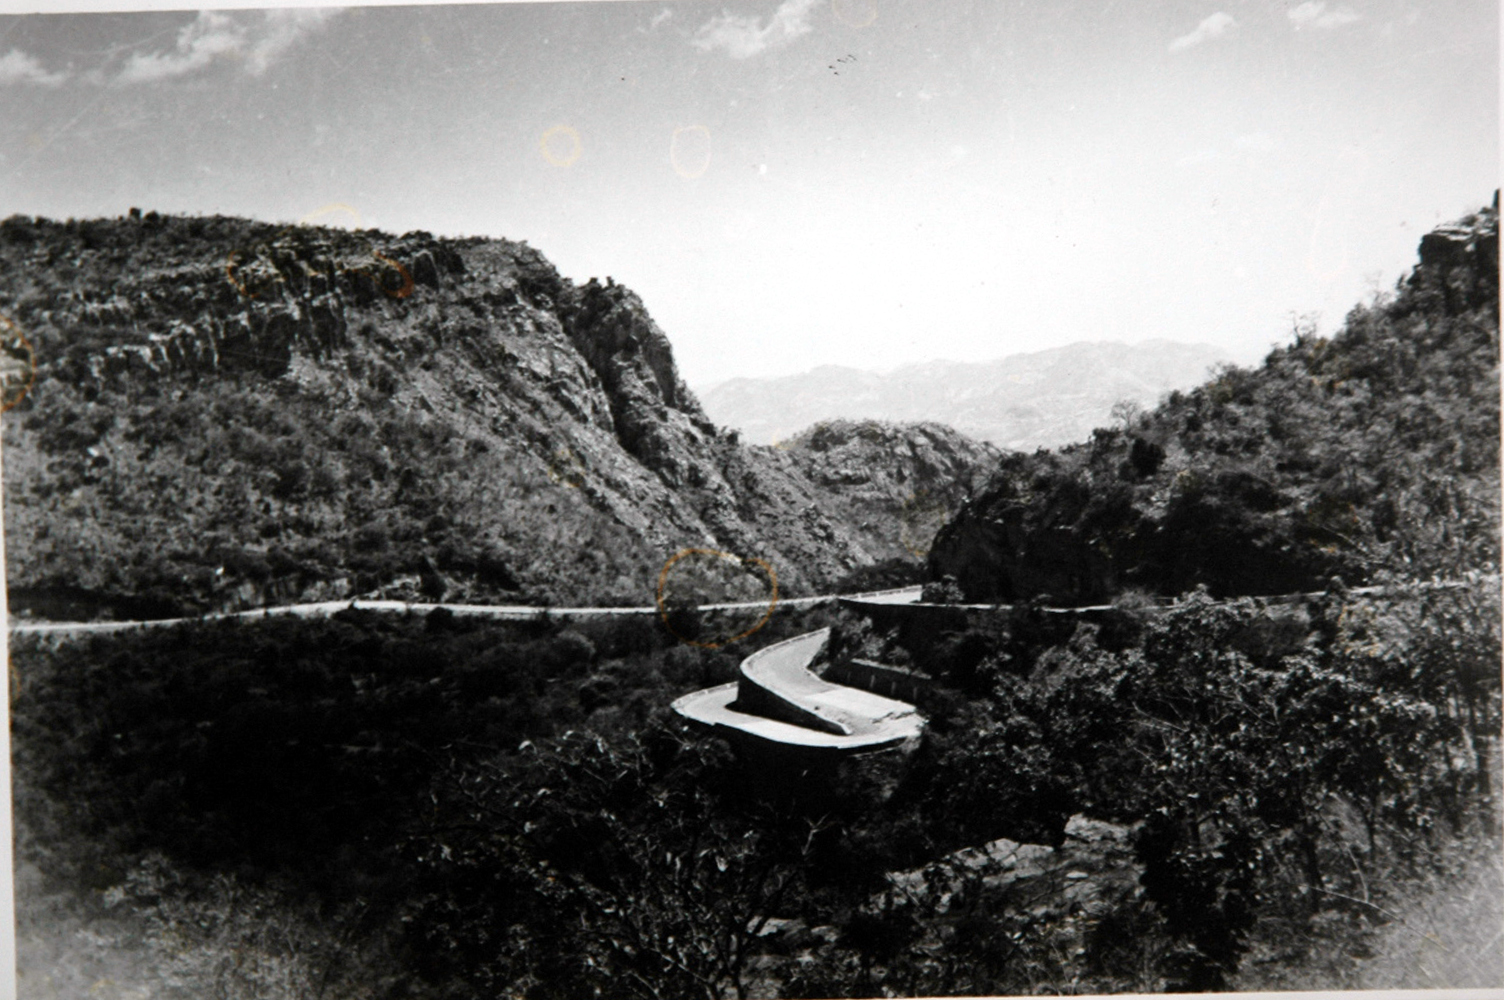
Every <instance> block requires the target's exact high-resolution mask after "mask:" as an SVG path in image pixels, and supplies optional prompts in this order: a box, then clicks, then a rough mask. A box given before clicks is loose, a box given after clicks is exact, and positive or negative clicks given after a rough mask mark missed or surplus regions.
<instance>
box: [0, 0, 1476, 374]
mask: <svg viewBox="0 0 1504 1000" xmlns="http://www.w3.org/2000/svg"><path fill="white" fill-rule="evenodd" d="M1498 48H1499V25H1498V7H1497V4H1496V3H1495V2H1494V0H1425V2H1412V0H1345V2H1337V0H1325V2H1322V0H1305V2H1299V3H1291V2H1269V0H1265V2H1256V0H1208V2H1189V0H1187V2H1180V0H1173V2H1171V0H1167V2H1145V0H1117V2H1114V0H1095V2H1090V3H1088V2H1074V0H1048V2H1046V0H1029V2H1001V0H989V2H972V3H967V2H957V0H946V2H944V3H936V2H932V0H926V2H908V0H783V2H781V3H780V2H777V0H769V2H751V0H730V2H728V3H725V4H724V5H723V4H721V3H711V4H704V3H696V2H674V3H664V2H662V0H654V2H650V3H638V2H623V3H610V4H585V3H554V4H541V5H531V4H508V5H475V6H428V7H371V8H356V9H342V10H337V9H324V10H308V9H302V10H277V11H257V10H248V11H209V12H201V13H194V12H166V13H136V14H73V15H60V14H59V15H33V16H11V17H0V108H3V111H4V113H3V114H0V215H9V214H11V213H13V212H23V213H28V214H37V215H47V216H54V217H67V216H76V217H84V216H93V215H100V214H105V215H118V214H121V213H123V212H125V210H126V209H128V208H129V207H131V206H139V207H141V208H142V209H143V210H145V209H157V210H159V211H172V212H202V213H212V212H223V213H232V214H242V215H249V216H254V217H257V218H263V219H269V220H285V221H293V220H296V219H299V218H301V217H303V216H305V215H308V214H309V213H312V212H315V211H317V210H318V209H320V208H321V207H323V206H326V205H329V204H331V203H342V204H345V205H349V206H352V207H353V208H354V209H356V210H357V211H358V212H359V216H360V220H361V222H362V223H363V224H365V225H367V226H375V227H378V228H382V229H387V230H392V231H398V232H400V231H405V230H408V229H426V230H429V231H431V232H434V233H436V234H443V235H464V234H484V235H496V236H506V237H509V238H512V239H525V240H527V241H528V242H529V243H531V244H532V245H534V246H536V247H538V248H539V249H540V250H542V251H543V252H544V253H545V254H546V255H547V256H548V257H549V258H550V259H551V260H553V261H554V263H555V264H557V265H558V267H559V268H560V270H561V271H562V272H563V273H564V274H566V275H568V276H569V277H571V278H574V279H576V280H584V279H586V278H588V277H591V276H602V277H604V276H606V275H610V276H612V277H614V278H616V279H617V280H618V281H620V282H622V283H624V284H627V285H628V286H630V287H632V288H633V289H635V290H637V291H638V292H639V293H640V294H641V295H642V297H643V298H644V300H645V301H646V303H647V305H648V308H649V309H650V311H651V312H652V313H653V315H654V317H655V318H656V319H657V320H658V322H659V323H660V325H661V326H662V327H663V328H664V330H665V331H666V332H667V333H668V335H669V337H670V339H671V340H672V341H673V343H674V346H675V350H676V353H677V355H678V358H679V361H680V365H681V367H682V369H683V371H684V373H685V375H686V377H687V378H688V379H689V380H690V381H691V383H705V382H708V381H714V380H718V379H722V378H726V377H730V376H733V375H738V374H775V373H784V372H793V371H801V370H804V369H807V368H810V367H813V366H814V365H816V364H823V363H838V364H849V365H855V366H858V367H864V368H886V367H891V366H894V365H898V364H902V363H905V362H911V361H924V360H930V359H933V358H954V359H962V360H983V359H988V358H994V357H999V356H1002V355H1005V354H1010V353H1014V352H1018V351H1029V350H1038V349H1042V348H1045V347H1050V346H1055V345H1059V344H1064V343H1069V342H1071V341H1075V340H1087V339H1121V340H1130V341H1132V340H1139V339H1144V338H1149V337H1168V338H1172V339H1177V340H1186V341H1204V342H1209V343H1214V344H1217V345H1220V346H1222V347H1224V348H1226V349H1227V350H1228V351H1230V352H1231V353H1232V354H1233V355H1234V356H1235V357H1237V358H1238V359H1239V360H1243V361H1254V360H1256V359H1257V358H1259V357H1261V356H1262V354H1263V353H1264V352H1265V351H1266V350H1267V348H1268V347H1269V346H1270V345H1271V344H1273V343H1275V342H1277V341H1282V340H1284V339H1285V338H1286V336H1287V334H1288V331H1289V325H1290V324H1289V316H1290V314H1291V313H1292V312H1295V313H1309V312H1319V313H1320V314H1321V316H1322V320H1323V325H1324V326H1326V327H1327V328H1331V327H1333V326H1334V325H1335V324H1336V323H1338V322H1340V320H1341V318H1342V316H1343V314H1344V313H1345V312H1346V311H1347V309H1348V308H1349V307H1350V306H1351V305H1352V304H1353V303H1354V302H1356V301H1358V300H1359V299H1363V298H1366V297H1368V296H1369V295H1370V294H1372V291H1373V289H1374V287H1375V285H1376V284H1378V285H1382V286H1384V287H1389V286H1392V285H1393V283H1394V281H1395V279H1396V278H1397V277H1398V276H1399V275H1400V274H1401V273H1402V271H1403V270H1404V269H1406V268H1408V267H1409V266H1410V264H1411V263H1413V261H1414V256H1415V246H1416V243H1417V241H1418V240H1419V237H1420V235H1421V234H1422V233H1423V232H1424V231H1425V230H1426V229H1427V228H1429V227H1431V226H1432V225H1434V224H1436V223H1438V222H1442V221H1445V220H1448V219H1451V218H1455V217H1456V216H1458V215H1461V214H1462V213H1464V212H1466V211H1468V210H1471V209H1474V208H1477V207H1478V206H1480V205H1481V204H1483V203H1484V202H1485V201H1487V199H1488V198H1489V197H1491V195H1492V192H1493V190H1494V188H1495V187H1496V186H1497V183H1498V181H1497V175H1498V151H1499V134H1498V97H1499V79H1498ZM324 219H325V220H326V221H329V222H335V223H339V222H344V221H346V216H345V215H344V214H343V213H339V212H336V213H332V214H329V215H326V216H325V217H324Z"/></svg>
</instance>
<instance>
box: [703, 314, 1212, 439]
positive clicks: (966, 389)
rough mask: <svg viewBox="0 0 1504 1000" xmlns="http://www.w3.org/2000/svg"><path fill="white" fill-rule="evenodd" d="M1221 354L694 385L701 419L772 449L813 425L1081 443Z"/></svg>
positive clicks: (1021, 359)
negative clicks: (1124, 409)
mask: <svg viewBox="0 0 1504 1000" xmlns="http://www.w3.org/2000/svg"><path fill="white" fill-rule="evenodd" d="M1228 360H1229V356H1228V355H1227V354H1226V353H1225V352H1223V351H1222V350H1221V349H1219V348H1216V347H1213V346H1211V345H1208V344H1184V343H1180V342H1178V341H1170V340H1165V339H1163V338H1152V339H1149V340H1144V341H1140V342H1138V343H1135V344H1127V343H1124V342H1121V341H1077V342H1075V343H1072V344H1067V345H1064V346H1061V347H1055V348H1049V349H1047V350H1043V351H1034V352H1028V353H1019V354H1011V355H1007V356H1005V357H1001V358H996V359H993V360H991V361H978V362H968V361H950V360H934V361H925V362H916V363H911V364H905V365H900V366H898V367H896V368H893V369H891V370H888V371H883V372H877V371H868V370H864V369H859V368H854V367H850V366H844V365H820V366H818V367H816V368H813V369H811V370H809V371H806V372H801V373H797V374H794V375H784V376H773V377H767V378H734V379H727V380H724V381H721V382H717V383H714V384H711V385H707V386H704V387H701V388H700V389H699V390H698V393H699V395H700V398H701V402H702V404H703V406H704V407H705V410H706V412H707V413H709V414H710V415H711V417H712V418H713V419H714V420H716V421H717V422H718V423H721V424H723V425H725V426H729V427H735V428H737V429H739V430H740V431H742V433H743V434H744V435H745V436H746V437H747V438H748V439H749V440H753V441H757V442H759V443H762V442H765V441H766V442H774V441H777V440H781V439H782V438H784V437H787V436H788V435H789V434H791V433H792V432H793V431H794V430H796V429H799V428H802V427H805V426H809V425H812V424H815V423H818V422H820V421H822V420H831V419H837V418H847V419H869V418H875V419H886V420H900V421H912V420H932V421H935V422H937V423H944V424H947V425H949V426H951V427H954V428H955V429H956V430H958V431H960V432H961V433H963V434H966V435H967V436H969V437H973V438H976V439H977V440H983V441H987V442H988V443H990V444H992V445H994V446H996V447H999V448H1004V449H1010V450H1025V451H1027V450H1033V449H1034V448H1036V447H1051V446H1056V445H1063V444H1068V443H1070V442H1072V441H1076V440H1083V439H1085V438H1086V437H1087V436H1088V435H1089V434H1090V433H1091V431H1092V429H1093V428H1095V427H1096V426H1098V425H1100V424H1103V423H1106V422H1107V420H1108V419H1109V416H1110V413H1111V410H1112V407H1113V406H1114V405H1115V404H1117V403H1119V402H1122V401H1128V402H1130V403H1133V404H1136V405H1140V406H1147V405H1153V404H1154V403H1155V402H1157V400H1158V398H1159V396H1160V395H1162V394H1163V393H1166V392H1169V391H1172V390H1174V389H1184V388H1189V387H1190V386H1192V385H1194V384H1196V383H1197V382H1198V381H1201V380H1202V379H1203V378H1204V377H1205V375H1206V372H1207V370H1208V369H1209V368H1211V367H1212V366H1214V365H1217V364H1222V363H1226V362H1227V361H1228Z"/></svg>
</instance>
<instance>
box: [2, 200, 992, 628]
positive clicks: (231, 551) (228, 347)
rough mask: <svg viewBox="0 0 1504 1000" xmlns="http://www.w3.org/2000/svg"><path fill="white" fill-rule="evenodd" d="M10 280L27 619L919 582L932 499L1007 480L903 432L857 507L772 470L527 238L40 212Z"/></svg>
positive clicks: (11, 537) (611, 311)
mask: <svg viewBox="0 0 1504 1000" xmlns="http://www.w3.org/2000/svg"><path fill="white" fill-rule="evenodd" d="M0 273H3V277H0V313H3V314H4V315H5V316H6V317H7V318H8V319H9V320H11V321H13V322H14V323H15V325H16V326H17V328H19V329H20V330H21V331H22V332H23V333H24V335H25V336H26V338H27V339H28V340H29V341H30V343H31V344H32V345H33V347H34V348H35V351H36V354H37V357H38V359H39V365H38V374H37V379H36V384H35V385H34V387H33V388H32V390H31V392H30V393H29V395H28V396H27V397H26V399H25V400H24V401H23V402H22V404H21V405H20V406H19V407H18V408H17V409H16V410H14V411H12V412H11V413H10V414H8V415H7V417H6V419H5V427H4V431H5V439H4V441H5V517H6V532H7V545H8V553H7V555H8V560H9V573H8V580H7V584H8V586H9V589H10V593H11V601H12V604H11V607H12V610H13V611H21V612H25V611H28V610H29V611H31V612H33V613H37V614H45V615H53V616H68V617H72V616H77V615H92V614H98V613H104V614H115V615H137V614H168V613H175V612H178V611H194V610H209V609H216V608H232V607H245V606H255V605H259V604H263V603H269V602H275V601H290V600H311V599H336V598H343V597H347V596H355V595H363V594H384V595H390V596H416V595H419V594H421V595H425V596H427V597H430V598H437V597H439V596H443V597H445V598H446V599H450V600H476V601H491V600H514V601H515V600H518V599H536V600H544V601H549V600H554V601H584V600H589V601H607V602H627V603H646V602H649V601H650V600H651V595H652V593H653V584H654V581H655V578H656V574H657V572H658V570H659V567H661V566H662V565H663V563H664V561H665V560H666V559H667V558H668V557H669V556H670V555H672V554H673V553H674V552H675V551H676V550H678V549H679V548H681V547H685V546H708V547H713V548H717V549H721V550H726V551H731V552H735V553H737V554H738V555H744V556H756V557H759V558H762V559H765V560H768V561H769V562H771V563H772V564H773V565H774V566H775V568H776V570H777V572H778V574H779V579H780V583H781V585H782V586H783V588H784V589H785V590H786V591H788V592H798V591H799V590H801V589H808V588H809V587H812V586H814V585H816V584H824V583H828V582H829V581H831V580H833V579H835V578H838V577H840V576H842V575H844V574H846V573H848V572H850V571H851V570H853V569H856V568H859V567H861V566H865V565H870V564H872V563H875V562H878V561H880V560H884V559H891V558H909V559H912V558H914V557H913V555H912V554H911V553H908V552H907V550H906V549H905V545H904V542H903V539H902V531H901V529H900V525H899V520H900V514H901V512H902V509H903V506H904V504H905V503H906V502H908V501H909V499H910V497H911V496H912V495H913V494H914V492H915V491H916V490H922V489H924V488H925V487H926V486H927V485H929V484H930V483H932V482H933V483H945V484H953V483H955V482H957V481H959V480H961V479H964V478H965V476H966V475H967V474H968V472H969V471H970V470H971V469H972V468H973V466H974V465H975V463H976V462H977V461H980V460H985V459H986V458H987V457H988V455H989V452H988V450H987V449H985V448H984V447H982V446H980V445H977V444H975V443H973V442H970V441H967V440H966V439H964V438H961V437H960V436H959V435H956V434H953V433H950V432H947V431H944V430H942V429H936V428H923V429H918V430H915V431H913V432H908V431H893V432H892V433H893V434H895V435H896V436H897V437H899V438H905V439H907V436H908V435H909V434H911V433H912V435H913V437H912V441H913V443H914V449H912V450H909V449H904V448H898V449H891V450H888V449H884V450H881V451H878V450H869V451H868V452H867V453H866V455H865V457H864V459H863V461H864V462H865V463H867V464H868V465H869V466H870V467H872V468H873V469H881V472H880V473H879V474H877V477H876V479H869V480H868V481H866V482H862V483H856V482H848V481H843V479H842V475H844V473H841V474H838V473H831V474H825V473H824V472H822V471H821V470H823V469H824V468H825V465H824V464H823V463H822V460H821V458H820V456H819V455H818V454H817V453H816V452H814V451H807V450H805V449H794V450H792V451H790V452H788V453H785V452H777V451H774V450H773V449H749V448H744V447H742V446H740V445H739V444H738V443H737V441H736V437H735V435H732V434H729V433H727V432H722V431H720V430H718V429H717V428H716V427H715V425H714V424H713V423H712V422H711V421H710V420H709V419H708V418H707V417H706V415H705V413H704V412H703V411H702V410H701V408H700V405H699V403H698V402H697V401H696V400H695V398H694V397H693V395H692V394H691V393H690V392H689V390H688V389H687V388H686V387H685V385H684V383H683V381H682V380H681V379H680V378H679V375H678V373H677V370H676V369H675V366H674V362H673V356H672V351H671V349H670V346H669V343H668V340H667V338H666V337H665V336H664V334H663V332H662V331H661V330H659V328H658V327H657V325H656V324H654V322H653V321H652V319H651V318H650V317H649V315H648V313H647V311H646V309H645V308H644V306H643V304H642V302H641V301H640V300H639V299H638V297H637V296H636V295H634V294H633V293H632V292H630V291H628V290H627V289H625V288H622V287H620V286H618V285H616V284H614V283H613V282H611V281H610V280H609V279H608V280H607V281H606V283H605V284H601V283H599V282H597V281H595V280H593V279H592V280H591V281H590V282H589V283H588V284H585V285H583V286H576V285H575V284H573V283H571V282H570V281H568V280H567V279H564V278H562V277H561V276H560V275H559V274H558V273H557V271H556V270H555V269H554V268H553V266H552V265H550V264H549V263H548V262H547V261H546V260H545V259H544V258H543V257H542V256H541V255H540V254H539V253H538V252H537V251H536V250H533V249H532V248H530V247H528V246H527V245H526V244H518V243H512V242H508V241H505V240H490V239H466V240H440V239H435V238H433V237H431V236H429V235H428V234H426V233H421V232H415V233H408V234H406V235H404V236H401V237H396V236H390V235H387V234H384V233H379V232H375V231H361V232H346V231H339V230H327V229H317V228H309V227H281V228H279V227H276V226H272V225H268V224H263V223H257V222H251V221H247V220H241V219H230V218H222V217H214V218H171V217H161V216H158V215H156V214H155V213H148V214H147V215H146V216H145V217H139V216H138V215H137V214H135V213H133V214H132V216H131V217H129V218H125V219H118V220H95V221H80V222H74V221H71V220H70V221H69V222H67V223H57V222H50V221H45V220H33V219H27V218H21V217H18V218H12V219H9V220H7V221H6V222H4V223H3V225H0ZM874 483H880V484H881V485H874ZM853 504H855V505H856V507H855V508H853V506H852V505H853ZM857 508H859V509H862V510H866V511H868V512H869V513H870V515H871V516H868V517H867V518H866V521H867V523H866V525H865V526H861V525H856V524H853V523H849V522H848V517H849V515H850V513H851V511H852V510H853V509H857ZM884 513H885V514H886V515H887V516H886V517H883V516H880V515H882V514H884Z"/></svg>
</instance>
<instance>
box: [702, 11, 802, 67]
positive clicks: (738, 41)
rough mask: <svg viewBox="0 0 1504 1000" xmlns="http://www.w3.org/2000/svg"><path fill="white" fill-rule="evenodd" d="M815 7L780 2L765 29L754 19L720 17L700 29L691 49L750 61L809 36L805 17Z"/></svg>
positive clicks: (735, 15) (744, 16) (742, 16)
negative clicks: (769, 50)
mask: <svg viewBox="0 0 1504 1000" xmlns="http://www.w3.org/2000/svg"><path fill="white" fill-rule="evenodd" d="M815 3H816V0H784V2H783V3H782V4H780V5H779V6H778V9H777V10H776V11H774V12H773V16H772V17H771V18H770V19H769V20H768V23H767V24H766V25H764V24H762V23H761V21H760V20H759V19H758V18H756V17H751V16H747V15H740V14H728V13H722V14H721V16H720V17H717V18H713V19H711V20H710V21H709V22H707V23H706V24H704V25H703V26H702V27H701V28H700V30H699V32H698V33H697V34H696V36H695V40H694V45H695V47H696V48H698V49H701V50H702V51H705V52H709V51H711V50H713V49H725V50H726V54H727V55H729V56H731V58H733V59H750V58H751V57H752V56H755V55H757V54H758V53H761V52H764V51H766V50H768V49H770V48H777V47H780V46H783V45H787V44H788V43H789V42H792V41H793V40H794V39H796V38H798V37H799V36H800V35H806V34H809V32H810V30H811V29H810V24H809V13H810V10H811V9H812V8H813V7H814V6H815Z"/></svg>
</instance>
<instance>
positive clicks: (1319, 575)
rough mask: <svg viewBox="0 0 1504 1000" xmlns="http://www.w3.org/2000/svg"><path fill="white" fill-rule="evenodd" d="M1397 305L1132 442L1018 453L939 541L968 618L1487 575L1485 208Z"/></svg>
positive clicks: (1494, 268) (1490, 335)
mask: <svg viewBox="0 0 1504 1000" xmlns="http://www.w3.org/2000/svg"><path fill="white" fill-rule="evenodd" d="M1419 257H1420V260H1419V263H1418V265H1417V266H1416V267H1415V269H1414V270H1413V271H1412V273H1411V274H1410V275H1409V276H1407V277H1406V278H1405V279H1403V280H1402V281H1401V282H1400V284H1399V287H1398V288H1397V289H1396V291H1395V293H1394V294H1393V295H1390V296H1384V297H1380V298H1378V299H1377V300H1376V301H1374V302H1373V303H1371V304H1368V305H1363V306H1359V307H1357V308H1355V309H1353V310H1352V312H1351V313H1349V315H1348V316H1347V319H1346V322H1345V325H1344V327H1343V328H1342V329H1341V330H1340V331H1339V332H1338V333H1337V334H1335V335H1334V336H1333V337H1331V338H1330V339H1327V338H1324V337H1319V336H1316V335H1315V333H1314V331H1310V330H1307V331H1303V332H1300V333H1299V334H1298V336H1297V337H1296V339H1295V341H1294V343H1292V344H1290V345H1289V346H1287V347H1282V348H1279V349H1277V350H1275V351H1274V352H1273V353H1271V354H1270V355H1269V356H1268V358H1267V359H1266V360H1265V361H1264V363H1263V365H1262V366H1260V367H1258V368H1255V369H1231V370H1227V371H1224V372H1223V373H1222V374H1221V375H1219V376H1218V377H1217V378H1215V379H1214V380H1212V381H1210V382H1208V383H1207V384H1205V385H1203V386H1201V387H1199V388H1197V389H1195V390H1193V391H1191V392H1186V393H1172V394H1171V395H1170V397H1169V398H1168V399H1167V400H1166V401H1165V402H1164V403H1163V404H1162V405H1160V406H1159V407H1158V408H1157V409H1155V410H1153V411H1152V412H1149V413H1145V414H1141V415H1140V416H1138V417H1137V418H1136V419H1134V420H1132V421H1131V422H1130V423H1129V426H1127V427H1120V428H1115V429H1110V430H1098V431H1096V432H1095V433H1094V434H1093V435H1092V437H1091V440H1090V441H1088V442H1086V443H1084V444H1079V445H1075V446H1072V447H1068V448H1063V449H1060V450H1059V451H1056V452H1040V453H1038V454H1036V455H1013V456H1008V457H1006V458H1005V459H1004V460H1003V463H1002V464H1001V465H1000V467H999V469H998V471H997V472H996V473H995V474H994V476H993V478H992V480H991V482H990V483H989V484H988V486H987V487H986V489H985V490H983V491H981V493H980V494H979V495H978V496H977V498H976V499H975V500H974V501H973V502H971V503H969V504H968V505H967V506H966V507H965V508H964V509H963V510H962V511H961V513H960V514H959V515H958V516H957V518H956V519H955V520H954V521H953V522H951V523H950V524H948V525H947V526H946V527H945V528H944V529H943V530H942V532H941V534H940V536H939V538H937V540H936V542H935V545H934V549H933V552H932V554H931V558H930V566H931V571H932V572H933V573H935V574H946V575H952V576H954V577H956V579H957V581H958V582H959V583H960V585H961V587H962V589H963V590H964V591H965V592H966V594H967V595H968V596H970V597H971V598H973V599H976V600H1004V601H1008V600H1018V599H1024V598H1030V597H1037V596H1040V595H1049V596H1050V597H1051V598H1053V599H1054V600H1057V601H1071V602H1092V601H1098V600H1103V599H1106V598H1109V597H1112V596H1113V595H1115V594H1117V593H1119V592H1121V591H1122V590H1124V589H1127V588H1139V589H1142V590H1145V591H1149V592H1152V593H1160V594H1176V593H1181V592H1184V591H1187V590H1190V589H1192V588H1194V587H1196V586H1197V585H1202V584H1204V585H1206V586H1207V587H1208V588H1210V589H1211V591H1212V592H1213V593H1215V594H1270V593H1280V592H1289V591H1296V590H1310V589H1320V588H1323V587H1324V586H1325V585H1326V584H1327V582H1328V580H1329V578H1330V577H1332V576H1333V575H1337V576H1340V577H1341V578H1342V580H1343V581H1344V582H1345V583H1347V584H1349V585H1351V584H1356V583H1366V582H1371V581H1375V580H1378V579H1380V578H1382V577H1384V576H1386V575H1387V576H1391V577H1400V578H1406V579H1425V578H1428V577H1432V576H1442V577H1455V576H1458V575H1460V574H1462V573H1464V572H1467V571H1469V570H1481V571H1489V572H1492V571H1497V568H1498V564H1499V520H1498V519H1499V432H1500V425H1499V312H1498V307H1499V237H1498V203H1497V198H1496V199H1495V203H1494V205H1493V207H1491V208H1486V209H1484V210H1482V211H1480V212H1478V213H1476V214H1474V215H1472V216H1469V217H1468V218H1466V219H1463V220H1460V221H1459V222H1457V223H1456V224H1453V225H1449V226H1443V227H1441V228H1439V229H1437V230H1435V231H1434V232H1431V233H1429V234H1427V235H1426V236H1425V237H1424V238H1423V239H1422V240H1421V243H1420V247H1419Z"/></svg>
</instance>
